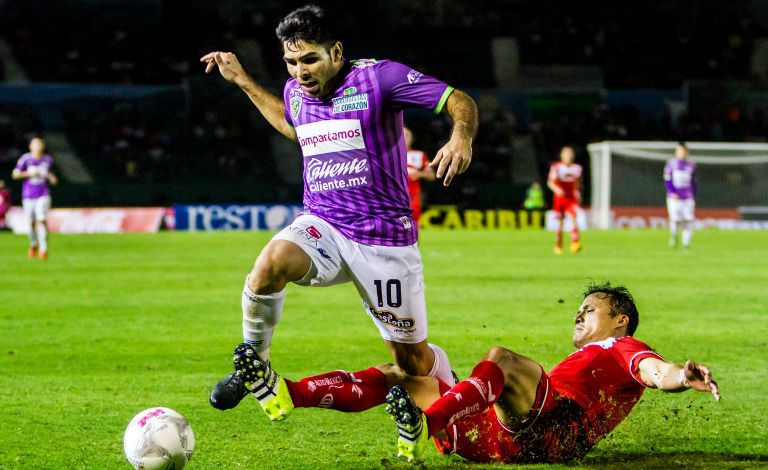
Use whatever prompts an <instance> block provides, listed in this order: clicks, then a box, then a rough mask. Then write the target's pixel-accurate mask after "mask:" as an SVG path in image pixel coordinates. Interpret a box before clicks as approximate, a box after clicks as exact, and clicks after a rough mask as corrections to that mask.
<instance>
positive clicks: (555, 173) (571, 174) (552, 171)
mask: <svg viewBox="0 0 768 470" xmlns="http://www.w3.org/2000/svg"><path fill="white" fill-rule="evenodd" d="M582 171H583V170H582V168H581V165H579V164H578V163H571V164H570V165H566V164H565V163H563V162H555V163H553V164H552V166H551V167H549V178H548V179H549V181H554V182H555V184H556V185H557V186H559V187H560V189H562V190H563V192H564V193H565V194H563V196H562V197H564V198H568V199H577V197H576V193H577V191H578V190H579V181H580V180H581V174H582Z"/></svg>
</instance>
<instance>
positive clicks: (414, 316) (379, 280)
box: [272, 215, 427, 344]
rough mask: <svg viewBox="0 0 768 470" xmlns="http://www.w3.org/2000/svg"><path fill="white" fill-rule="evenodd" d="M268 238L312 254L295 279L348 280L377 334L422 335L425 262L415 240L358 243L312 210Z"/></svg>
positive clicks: (412, 339)
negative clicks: (391, 243)
mask: <svg viewBox="0 0 768 470" xmlns="http://www.w3.org/2000/svg"><path fill="white" fill-rule="evenodd" d="M272 239H273V240H288V241H290V242H293V243H295V244H297V245H299V246H300V247H301V249H302V250H304V252H305V253H307V254H308V255H309V257H310V258H311V259H312V268H311V269H310V271H309V272H308V273H307V275H306V276H304V278H303V279H301V280H299V281H296V284H299V285H305V286H332V285H334V284H341V283H344V282H349V281H351V282H353V283H354V284H355V287H357V292H358V293H359V294H360V298H361V299H362V300H363V308H365V311H366V313H368V315H369V316H370V317H371V319H372V320H373V322H374V323H375V324H376V327H378V329H379V332H380V334H381V337H382V338H384V339H385V340H387V341H392V342H395V343H410V344H412V343H418V342H421V341H424V340H425V339H427V304H426V300H425V298H424V266H423V264H422V261H421V253H419V249H418V247H417V245H416V244H413V245H410V246H371V245H362V244H360V243H357V242H355V241H352V240H350V239H348V238H347V237H345V236H344V235H342V234H341V233H340V232H339V231H338V230H336V229H335V228H334V227H333V226H332V225H331V224H329V223H328V222H326V221H325V220H323V219H321V218H319V217H317V216H314V215H300V216H299V217H297V218H296V220H294V221H293V223H291V225H289V226H287V227H286V228H284V229H283V230H282V231H280V232H279V233H278V234H277V235H275V236H274V237H273V238H272Z"/></svg>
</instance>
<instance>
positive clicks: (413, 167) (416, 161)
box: [407, 150, 429, 200]
mask: <svg viewBox="0 0 768 470" xmlns="http://www.w3.org/2000/svg"><path fill="white" fill-rule="evenodd" d="M407 155H408V176H409V178H408V194H410V196H411V200H414V199H416V198H417V197H419V196H420V195H421V180H420V179H419V178H416V179H411V178H410V176H411V175H412V174H414V173H416V172H417V171H424V170H426V169H427V166H428V165H429V159H428V158H427V154H426V153H424V152H422V151H421V150H409V151H408V154H407Z"/></svg>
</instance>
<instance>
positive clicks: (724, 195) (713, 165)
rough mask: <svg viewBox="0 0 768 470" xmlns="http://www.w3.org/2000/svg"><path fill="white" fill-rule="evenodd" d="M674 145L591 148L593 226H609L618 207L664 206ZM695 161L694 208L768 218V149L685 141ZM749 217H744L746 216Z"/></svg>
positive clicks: (622, 143)
mask: <svg viewBox="0 0 768 470" xmlns="http://www.w3.org/2000/svg"><path fill="white" fill-rule="evenodd" d="M675 145H676V142H632V141H605V142H599V143H594V144H590V145H589V146H588V147H587V148H588V150H589V154H590V161H591V172H592V188H591V189H592V199H591V200H592V204H591V207H592V224H593V226H594V227H596V228H610V227H612V226H613V215H614V212H615V211H617V210H618V208H633V209H635V210H642V209H644V208H647V209H649V210H654V209H656V213H658V210H661V209H663V208H665V207H666V189H665V187H664V180H663V172H664V165H665V164H666V161H667V160H669V159H670V158H673V157H674V149H675ZM686 145H687V146H688V150H689V154H690V157H689V158H690V159H691V160H692V161H694V162H696V165H697V167H696V185H697V194H696V209H697V211H699V210H700V209H702V210H703V212H705V213H706V212H707V210H710V209H711V210H714V209H729V210H732V211H733V212H734V213H737V214H739V215H740V216H741V217H742V218H745V219H746V218H750V217H756V218H761V214H764V215H765V216H766V218H768V144H759V143H731V142H687V143H686ZM745 214H748V215H749V217H745Z"/></svg>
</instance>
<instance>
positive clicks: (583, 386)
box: [438, 336, 663, 463]
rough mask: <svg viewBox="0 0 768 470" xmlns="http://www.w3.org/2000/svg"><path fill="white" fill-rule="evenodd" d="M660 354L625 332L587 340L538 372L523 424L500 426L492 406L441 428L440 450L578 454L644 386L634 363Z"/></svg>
mask: <svg viewBox="0 0 768 470" xmlns="http://www.w3.org/2000/svg"><path fill="white" fill-rule="evenodd" d="M648 357H655V358H658V359H661V360H663V359H662V358H661V356H659V355H658V354H656V353H655V352H654V351H653V350H651V348H650V347H648V345H646V344H645V343H642V342H640V341H638V340H636V339H634V338H632V337H631V336H625V337H623V338H618V339H616V338H608V339H606V340H604V341H598V342H595V343H590V344H588V345H586V346H584V347H583V348H581V349H579V350H578V351H576V352H574V353H573V354H571V355H570V356H568V357H567V358H565V360H563V361H562V362H560V364H558V365H557V366H555V368H554V369H552V371H551V372H550V373H549V374H546V373H544V372H543V371H542V374H541V380H540V382H539V386H538V388H537V390H536V399H535V401H534V404H533V407H532V409H531V412H530V415H529V416H528V419H527V421H528V422H529V424H528V425H527V427H525V428H524V429H521V430H517V431H513V430H510V429H507V428H505V427H504V426H503V425H502V424H501V422H500V421H499V419H498V418H497V416H496V412H495V410H494V408H493V407H491V408H489V409H488V410H487V411H485V412H484V413H480V414H478V415H476V416H473V417H471V418H469V419H466V420H459V421H457V422H456V423H454V424H452V425H449V426H448V428H446V433H447V434H448V438H449V439H448V441H445V442H439V443H438V449H440V451H441V452H443V453H445V452H456V453H457V454H459V455H461V456H462V457H464V458H466V459H468V460H471V461H474V462H505V463H542V462H562V461H565V460H569V459H573V458H580V457H582V456H584V455H585V454H586V453H587V452H588V451H589V449H590V448H592V446H594V445H595V444H596V443H597V442H598V441H599V440H600V439H602V438H603V437H605V436H606V435H607V434H608V433H609V432H610V431H611V430H612V429H613V428H615V427H616V426H617V425H618V424H619V423H620V422H621V421H622V420H623V419H624V418H625V417H626V416H627V415H628V414H629V412H630V411H631V410H632V408H633V407H634V406H635V403H637V401H638V400H639V399H640V396H641V395H642V394H643V391H644V389H645V387H646V385H645V384H644V383H643V382H642V379H641V378H640V374H639V371H638V364H639V363H640V361H641V360H642V359H645V358H648Z"/></svg>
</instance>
